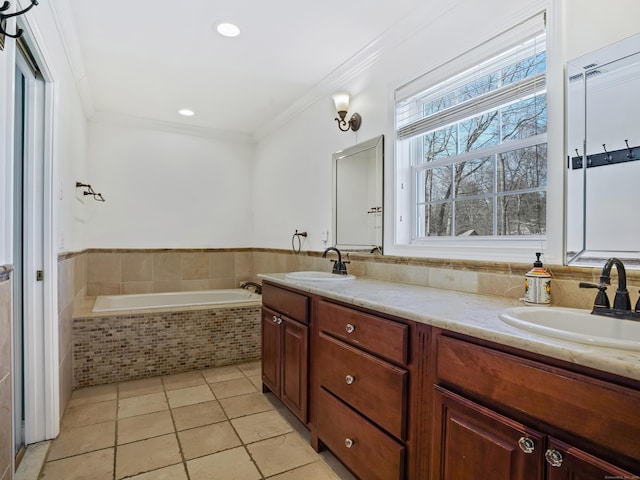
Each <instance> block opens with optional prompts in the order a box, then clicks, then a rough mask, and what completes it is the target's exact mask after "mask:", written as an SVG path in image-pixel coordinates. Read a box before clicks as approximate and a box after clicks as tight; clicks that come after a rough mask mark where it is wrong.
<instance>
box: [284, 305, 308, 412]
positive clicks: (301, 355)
mask: <svg viewBox="0 0 640 480" xmlns="http://www.w3.org/2000/svg"><path fill="white" fill-rule="evenodd" d="M280 318H282V324H281V325H280V326H281V329H282V396H281V400H282V403H284V404H285V405H286V406H287V407H289V409H290V410H291V411H292V412H293V413H294V414H295V415H296V416H297V417H298V418H299V419H300V421H301V422H303V423H307V371H308V370H307V361H308V354H307V352H308V338H309V333H308V331H309V327H307V326H306V325H302V324H301V323H298V322H294V321H293V320H290V319H288V318H287V317H284V316H281V317H280Z"/></svg>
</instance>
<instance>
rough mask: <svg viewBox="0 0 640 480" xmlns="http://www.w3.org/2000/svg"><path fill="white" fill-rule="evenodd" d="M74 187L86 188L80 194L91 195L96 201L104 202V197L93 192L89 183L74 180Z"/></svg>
mask: <svg viewBox="0 0 640 480" xmlns="http://www.w3.org/2000/svg"><path fill="white" fill-rule="evenodd" d="M76 188H86V190H85V191H84V192H82V194H83V195H84V196H87V195H93V199H94V200H95V201H96V202H104V201H105V200H104V198H102V194H101V193H96V192H94V191H93V187H92V186H91V185H89V184H88V183H82V182H76Z"/></svg>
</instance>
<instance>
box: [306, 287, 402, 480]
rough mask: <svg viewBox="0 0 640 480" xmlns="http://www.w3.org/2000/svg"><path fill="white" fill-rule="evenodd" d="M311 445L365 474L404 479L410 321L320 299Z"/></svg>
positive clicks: (365, 476) (315, 335)
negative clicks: (407, 322)
mask: <svg viewBox="0 0 640 480" xmlns="http://www.w3.org/2000/svg"><path fill="white" fill-rule="evenodd" d="M315 312H316V314H317V315H316V316H315V317H314V330H313V343H312V345H313V349H314V353H313V363H312V369H313V389H312V392H313V393H312V397H313V398H312V421H311V424H312V445H313V446H314V448H316V450H318V449H320V448H321V446H322V445H324V446H326V447H327V448H329V449H330V450H331V451H332V452H333V453H334V455H336V457H338V458H339V459H340V461H342V462H343V463H344V464H345V465H346V466H347V467H348V468H349V469H350V470H351V471H352V472H353V473H354V474H355V475H356V476H358V477H359V478H363V479H367V480H374V479H382V480H394V479H403V478H405V469H406V466H405V459H406V450H407V447H406V444H405V441H406V440H407V418H408V415H407V411H408V386H409V370H408V362H409V325H407V324H404V323H401V322H397V321H393V320H389V319H386V318H381V317H378V316H376V315H371V314H368V313H364V312H361V311H358V310H355V309H352V308H348V307H345V306H342V305H338V304H335V303H332V302H328V301H326V300H323V299H320V300H318V303H317V307H316V310H315Z"/></svg>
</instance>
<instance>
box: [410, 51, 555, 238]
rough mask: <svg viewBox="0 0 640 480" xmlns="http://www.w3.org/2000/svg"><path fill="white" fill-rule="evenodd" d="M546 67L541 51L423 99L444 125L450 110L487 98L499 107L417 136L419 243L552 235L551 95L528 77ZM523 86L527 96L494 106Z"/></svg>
mask: <svg viewBox="0 0 640 480" xmlns="http://www.w3.org/2000/svg"><path fill="white" fill-rule="evenodd" d="M545 69H546V56H545V52H544V51H543V52H539V51H536V52H534V53H533V54H532V55H530V56H528V57H526V58H519V59H518V60H517V61H515V62H511V63H509V64H507V65H503V66H501V67H500V68H497V69H495V70H494V71H491V72H490V73H488V74H486V73H485V74H483V75H480V76H478V77H477V78H475V76H474V75H475V74H474V75H471V79H470V80H468V81H466V82H463V83H461V82H460V80H459V79H456V82H457V84H454V85H453V86H451V87H444V88H443V89H442V91H440V95H435V96H434V95H433V93H429V95H424V96H423V97H422V98H419V99H418V101H419V102H422V103H421V105H422V107H421V108H422V111H423V114H424V116H423V118H426V119H427V120H428V119H429V117H430V116H433V118H438V117H437V116H438V115H441V116H442V118H445V119H446V118H448V117H445V115H447V113H448V112H450V111H452V109H460V110H461V111H462V109H464V108H466V107H467V106H469V105H471V106H473V104H475V103H478V104H482V101H484V99H485V98H489V96H491V99H492V100H491V101H492V102H493V105H494V106H493V108H489V109H486V110H485V111H481V112H479V113H475V114H472V115H471V116H468V117H466V118H462V119H460V120H456V121H455V122H452V123H449V124H444V125H440V126H437V127H436V128H435V129H432V130H431V131H427V132H425V133H423V134H421V135H420V136H419V142H420V143H419V145H420V151H421V152H422V155H421V157H420V158H417V159H416V161H415V165H416V172H417V177H416V185H417V207H418V208H417V215H418V219H417V232H416V234H417V236H418V237H432V236H439V237H442V236H476V235H479V236H521V235H539V234H544V233H546V183H547V148H546V136H545V135H544V134H546V130H547V108H546V90H545V88H544V83H543V81H542V82H541V87H536V85H535V84H534V86H533V87H529V85H530V82H529V79H530V78H536V79H537V78H541V77H542V78H543V76H544V72H545ZM541 74H542V75H541ZM527 82H529V83H527ZM522 85H524V86H525V87H527V88H529V90H528V91H527V92H528V93H526V94H525V95H522V96H517V95H515V96H514V95H512V96H511V97H509V96H507V95H505V98H506V99H507V100H506V101H504V103H502V104H500V103H499V101H498V102H496V101H494V100H493V98H502V97H499V95H503V93H502V92H507V94H509V93H510V90H509V89H511V88H521V86H522ZM469 111H473V108H470V109H469ZM422 121H423V122H424V120H422ZM528 139H533V140H531V141H528ZM414 141H415V140H414ZM536 141H540V143H537V142H536ZM523 145H524V146H523ZM457 157H461V159H460V161H456V158H457Z"/></svg>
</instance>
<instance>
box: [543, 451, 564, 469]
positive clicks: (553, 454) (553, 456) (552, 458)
mask: <svg viewBox="0 0 640 480" xmlns="http://www.w3.org/2000/svg"><path fill="white" fill-rule="evenodd" d="M544 458H546V460H547V463H548V464H549V465H551V466H552V467H559V466H560V465H562V460H563V459H562V454H561V453H560V452H559V451H558V450H547V451H546V452H545V454H544Z"/></svg>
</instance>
